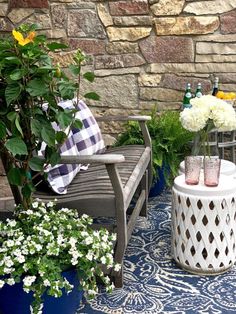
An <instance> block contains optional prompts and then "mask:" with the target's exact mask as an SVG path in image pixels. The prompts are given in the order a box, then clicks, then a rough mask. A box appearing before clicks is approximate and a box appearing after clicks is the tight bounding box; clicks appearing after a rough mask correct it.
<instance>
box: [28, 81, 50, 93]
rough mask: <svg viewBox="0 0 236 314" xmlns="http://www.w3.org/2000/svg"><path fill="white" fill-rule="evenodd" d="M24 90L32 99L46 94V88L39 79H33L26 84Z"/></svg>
mask: <svg viewBox="0 0 236 314" xmlns="http://www.w3.org/2000/svg"><path fill="white" fill-rule="evenodd" d="M26 90H27V92H28V93H29V94H30V95H31V96H33V97H37V96H43V95H44V94H46V93H47V92H48V86H47V85H46V84H45V82H43V81H42V80H40V79H33V80H31V81H29V83H28V84H27V87H26Z"/></svg>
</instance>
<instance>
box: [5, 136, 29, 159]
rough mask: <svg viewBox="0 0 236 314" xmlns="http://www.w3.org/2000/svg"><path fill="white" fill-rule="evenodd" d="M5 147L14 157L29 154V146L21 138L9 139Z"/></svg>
mask: <svg viewBox="0 0 236 314" xmlns="http://www.w3.org/2000/svg"><path fill="white" fill-rule="evenodd" d="M5 147H6V148H7V149H8V150H9V151H10V152H11V153H12V155H13V156H15V155H27V154H28V151H27V146H26V144H25V142H24V141H23V140H22V139H21V138H20V137H14V138H11V139H9V140H8V141H7V142H6V144H5Z"/></svg>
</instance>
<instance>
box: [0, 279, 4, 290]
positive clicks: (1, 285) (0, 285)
mask: <svg viewBox="0 0 236 314" xmlns="http://www.w3.org/2000/svg"><path fill="white" fill-rule="evenodd" d="M4 285H5V281H4V280H0V289H1V288H2V287H3V286H4Z"/></svg>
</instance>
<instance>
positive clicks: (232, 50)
mask: <svg viewBox="0 0 236 314" xmlns="http://www.w3.org/2000/svg"><path fill="white" fill-rule="evenodd" d="M22 22H28V23H39V24H40V27H41V32H43V33H46V34H47V35H48V36H49V37H50V38H52V39H57V40H61V41H63V42H66V43H68V44H69V45H70V47H71V50H72V51H73V50H75V49H77V48H78V47H80V48H81V49H82V50H84V51H85V52H86V53H87V54H89V55H91V62H90V64H89V65H88V66H87V67H88V68H91V69H93V70H95V74H96V81H95V83H94V87H93V89H94V90H96V91H97V92H98V93H99V94H100V96H101V101H100V102H98V103H92V104H90V105H91V106H94V108H93V109H94V110H95V111H97V112H99V114H103V113H105V112H106V113H111V114H117V113H120V112H121V111H122V112H126V113H131V112H132V113H138V112H140V111H143V110H149V109H151V108H152V106H153V104H157V106H158V109H159V110H167V109H174V110H178V109H179V108H180V105H181V101H182V98H183V91H184V89H185V84H186V82H191V83H192V85H193V89H195V88H196V85H197V83H198V82H199V81H200V82H202V85H203V90H204V92H209V91H210V90H211V86H212V81H213V79H214V76H215V75H217V76H219V78H220V83H221V88H222V89H224V90H228V91H236V0H224V1H222V0H208V1H205V0H200V1H194V0H192V1H191V0H186V1H185V0H149V1H148V0H133V1H131V0H116V1H114V0H110V1H102V0H58V1H56V0H55V1H47V0H10V1H5V0H0V31H1V32H6V31H10V30H12V28H13V27H14V26H17V25H19V24H21V23H22ZM71 56H72V54H71V53H66V54H63V55H62V56H60V57H58V61H60V63H61V64H62V65H63V64H66V63H67V62H68V61H69V60H71ZM114 127H115V125H110V126H109V127H108V129H107V132H110V133H112V132H115V128H114Z"/></svg>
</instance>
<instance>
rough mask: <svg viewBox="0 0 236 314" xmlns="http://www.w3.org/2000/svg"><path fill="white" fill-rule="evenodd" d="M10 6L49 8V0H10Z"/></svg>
mask: <svg viewBox="0 0 236 314" xmlns="http://www.w3.org/2000/svg"><path fill="white" fill-rule="evenodd" d="M9 7H10V8H40V9H41V8H48V7H49V5H48V0H27V1H26V0H9Z"/></svg>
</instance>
